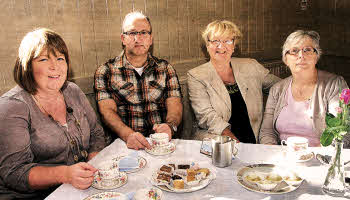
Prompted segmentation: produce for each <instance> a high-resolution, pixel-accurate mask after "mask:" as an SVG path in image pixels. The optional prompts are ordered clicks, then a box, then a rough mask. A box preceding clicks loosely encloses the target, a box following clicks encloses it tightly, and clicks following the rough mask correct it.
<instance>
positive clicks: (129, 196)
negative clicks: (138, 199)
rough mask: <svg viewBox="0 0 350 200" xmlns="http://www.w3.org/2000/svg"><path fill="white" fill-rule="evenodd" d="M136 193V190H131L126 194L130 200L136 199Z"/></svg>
mask: <svg viewBox="0 0 350 200" xmlns="http://www.w3.org/2000/svg"><path fill="white" fill-rule="evenodd" d="M134 195H135V192H129V193H127V194H126V196H127V197H128V199H129V200H134Z"/></svg>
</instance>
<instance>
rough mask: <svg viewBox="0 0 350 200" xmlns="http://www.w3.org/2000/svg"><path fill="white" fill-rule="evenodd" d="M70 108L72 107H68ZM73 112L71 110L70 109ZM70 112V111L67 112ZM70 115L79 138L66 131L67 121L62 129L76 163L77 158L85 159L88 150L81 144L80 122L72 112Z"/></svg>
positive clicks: (39, 104)
mask: <svg viewBox="0 0 350 200" xmlns="http://www.w3.org/2000/svg"><path fill="white" fill-rule="evenodd" d="M31 96H32V98H33V99H34V101H35V102H36V104H37V105H38V106H39V107H40V108H41V109H42V110H43V111H44V112H45V114H47V115H48V116H49V118H50V119H51V120H53V121H54V122H55V124H56V125H57V126H58V127H59V128H61V126H60V125H59V124H58V122H57V121H56V120H55V119H54V118H53V117H52V116H51V115H50V113H49V112H47V110H46V109H45V108H44V107H43V106H42V105H41V103H40V102H39V101H38V99H37V98H35V96H34V95H31ZM70 109H72V108H70ZM72 112H73V111H72ZM69 113H70V112H69ZM72 116H73V117H74V120H75V125H76V127H77V129H78V133H79V137H80V138H76V139H74V138H75V137H74V136H72V135H71V134H69V131H68V122H67V127H66V129H65V130H63V132H64V134H65V136H66V137H67V139H68V141H70V145H69V147H70V149H71V151H72V153H73V159H74V161H75V162H76V163H77V162H78V161H79V160H83V161H87V157H88V155H89V154H88V152H87V151H86V150H85V149H84V147H83V146H82V142H83V136H82V129H81V126H80V122H79V120H78V119H77V118H76V117H75V115H74V114H73V113H72ZM79 139H80V141H79ZM76 140H77V141H76Z"/></svg>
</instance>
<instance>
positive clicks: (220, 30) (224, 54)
mask: <svg viewBox="0 0 350 200" xmlns="http://www.w3.org/2000/svg"><path fill="white" fill-rule="evenodd" d="M241 36H242V34H241V32H240V31H239V29H238V28H237V26H236V25H235V24H234V23H232V22H230V21H226V20H221V21H218V20H217V21H214V22H212V23H210V24H209V25H208V26H207V28H206V30H205V31H204V32H203V34H202V37H203V39H204V41H205V43H206V47H207V51H208V53H209V55H210V61H209V62H207V63H205V64H203V65H201V66H198V67H196V68H194V69H191V70H190V71H189V72H188V73H187V84H188V89H189V98H190V101H191V106H192V108H193V110H194V113H195V115H196V118H197V121H198V125H199V127H200V129H199V130H197V131H196V133H195V135H194V139H199V140H201V139H203V138H204V137H213V136H216V135H227V136H230V137H232V138H234V139H237V140H238V141H241V142H245V143H256V141H257V137H258V133H259V129H260V125H261V121H262V116H263V90H266V91H268V90H269V88H270V87H271V86H272V85H273V84H274V83H276V82H277V81H279V80H280V79H279V78H278V77H276V76H274V75H272V74H270V73H269V70H268V69H266V68H264V67H263V66H262V65H261V64H259V63H258V62H257V61H256V60H254V59H249V58H231V56H232V53H233V52H234V49H235V45H237V43H238V40H239V39H240V38H241Z"/></svg>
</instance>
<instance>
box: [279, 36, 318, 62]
mask: <svg viewBox="0 0 350 200" xmlns="http://www.w3.org/2000/svg"><path fill="white" fill-rule="evenodd" d="M305 37H309V38H310V39H311V40H312V43H313V48H315V49H316V53H317V60H319V59H320V57H321V55H322V49H321V47H320V35H319V34H318V33H317V32H316V31H305V30H297V31H294V32H293V33H291V34H290V35H289V36H288V37H287V39H286V41H285V42H284V44H283V47H282V60H283V62H285V60H286V53H287V51H289V50H290V47H291V46H292V45H293V44H295V43H297V42H300V41H301V40H303V39H305Z"/></svg>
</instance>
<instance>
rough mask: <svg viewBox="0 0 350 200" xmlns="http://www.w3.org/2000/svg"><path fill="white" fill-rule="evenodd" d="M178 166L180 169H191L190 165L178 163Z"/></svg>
mask: <svg viewBox="0 0 350 200" xmlns="http://www.w3.org/2000/svg"><path fill="white" fill-rule="evenodd" d="M177 168H179V169H189V168H190V165H178V166H177Z"/></svg>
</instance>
